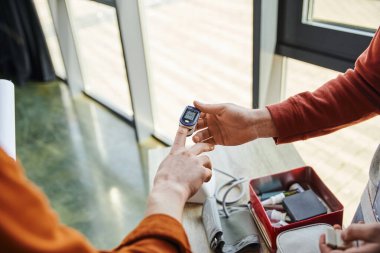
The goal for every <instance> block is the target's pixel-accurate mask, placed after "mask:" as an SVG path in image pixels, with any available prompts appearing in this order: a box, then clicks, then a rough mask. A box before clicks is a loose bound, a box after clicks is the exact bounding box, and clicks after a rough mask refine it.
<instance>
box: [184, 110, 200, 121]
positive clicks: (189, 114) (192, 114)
mask: <svg viewBox="0 0 380 253" xmlns="http://www.w3.org/2000/svg"><path fill="white" fill-rule="evenodd" d="M196 115H197V113H196V112H193V111H190V110H187V112H186V113H185V115H184V116H183V118H184V119H185V120H186V119H187V120H189V121H193V120H194V119H195V116H196Z"/></svg>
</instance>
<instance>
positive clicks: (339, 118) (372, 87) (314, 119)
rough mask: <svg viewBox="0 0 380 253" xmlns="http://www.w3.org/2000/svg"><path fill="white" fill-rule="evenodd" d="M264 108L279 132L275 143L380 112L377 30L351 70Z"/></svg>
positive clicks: (330, 129) (379, 32)
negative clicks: (309, 90)
mask: <svg viewBox="0 0 380 253" xmlns="http://www.w3.org/2000/svg"><path fill="white" fill-rule="evenodd" d="M267 108H268V110H269V112H270V114H271V116H272V119H273V121H274V124H275V126H276V128H277V130H278V133H279V136H278V138H275V140H276V142H277V143H286V142H292V141H297V140H304V139H308V138H311V137H316V136H320V135H324V134H328V133H330V132H333V131H336V130H338V129H341V128H343V127H346V126H350V125H353V124H355V123H358V122H361V121H363V120H366V119H369V118H371V117H374V116H376V115H378V114H380V30H377V32H376V34H375V36H374V38H373V39H372V41H371V44H370V46H369V47H368V48H367V49H366V50H365V51H364V52H363V53H362V55H361V56H360V57H359V58H358V60H357V61H356V63H355V69H354V70H352V69H349V70H347V72H346V73H344V74H342V75H339V76H338V77H337V78H335V79H333V80H331V81H329V82H327V83H326V84H324V85H323V86H322V87H320V88H319V89H317V90H316V91H314V92H304V93H300V94H298V95H295V96H293V97H290V98H288V99H287V100H285V101H283V102H281V103H278V104H274V105H270V106H267Z"/></svg>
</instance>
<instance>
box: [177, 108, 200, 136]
mask: <svg viewBox="0 0 380 253" xmlns="http://www.w3.org/2000/svg"><path fill="white" fill-rule="evenodd" d="M200 115H201V112H200V111H199V110H198V109H197V108H195V107H193V106H190V105H188V106H186V108H185V110H184V111H183V113H182V115H181V118H180V119H179V125H180V126H183V127H186V128H187V129H189V132H188V133H187V136H190V135H192V134H193V133H194V131H195V127H196V125H197V122H198V119H199V116H200Z"/></svg>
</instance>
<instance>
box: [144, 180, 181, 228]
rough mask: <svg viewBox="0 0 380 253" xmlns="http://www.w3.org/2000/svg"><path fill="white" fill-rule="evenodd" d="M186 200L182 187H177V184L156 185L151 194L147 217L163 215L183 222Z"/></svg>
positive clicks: (161, 183)
mask: <svg viewBox="0 0 380 253" xmlns="http://www.w3.org/2000/svg"><path fill="white" fill-rule="evenodd" d="M186 199H187V197H186V194H185V193H184V192H183V190H182V187H180V186H177V185H176V183H174V182H159V183H156V184H155V185H154V186H153V189H152V190H151V192H150V194H149V197H148V207H147V210H146V213H145V216H146V217H147V216H150V215H152V214H159V213H161V214H166V215H169V216H171V217H173V218H175V219H176V220H178V221H179V222H181V220H182V213H183V208H184V206H185V203H186Z"/></svg>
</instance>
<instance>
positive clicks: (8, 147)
mask: <svg viewBox="0 0 380 253" xmlns="http://www.w3.org/2000/svg"><path fill="white" fill-rule="evenodd" d="M0 147H1V148H3V149H4V150H5V152H6V153H7V154H8V155H9V156H10V157H12V158H13V159H15V160H16V128H15V90H14V85H13V83H12V82H10V81H8V80H3V79H0Z"/></svg>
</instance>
